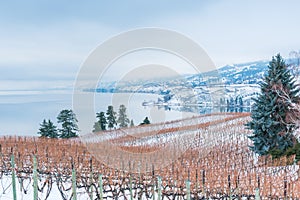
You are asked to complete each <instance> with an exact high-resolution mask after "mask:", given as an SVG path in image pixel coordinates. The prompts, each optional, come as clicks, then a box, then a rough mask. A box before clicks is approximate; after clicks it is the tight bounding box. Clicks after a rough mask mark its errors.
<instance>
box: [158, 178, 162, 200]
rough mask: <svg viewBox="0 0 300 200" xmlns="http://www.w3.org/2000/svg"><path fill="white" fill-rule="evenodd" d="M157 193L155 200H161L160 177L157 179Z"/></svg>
mask: <svg viewBox="0 0 300 200" xmlns="http://www.w3.org/2000/svg"><path fill="white" fill-rule="evenodd" d="M157 192H158V194H157V199H158V200H161V199H162V198H161V177H160V176H158V177H157Z"/></svg>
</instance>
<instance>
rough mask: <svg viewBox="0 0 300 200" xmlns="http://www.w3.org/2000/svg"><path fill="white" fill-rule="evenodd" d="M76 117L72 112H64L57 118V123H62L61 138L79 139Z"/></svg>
mask: <svg viewBox="0 0 300 200" xmlns="http://www.w3.org/2000/svg"><path fill="white" fill-rule="evenodd" d="M77 122H78V121H77V119H76V115H75V113H74V112H73V111H72V110H62V111H61V112H60V113H59V115H58V116H57V123H61V129H59V132H60V137H61V138H71V137H77V136H78V135H77V132H78V131H79V130H78V126H77Z"/></svg>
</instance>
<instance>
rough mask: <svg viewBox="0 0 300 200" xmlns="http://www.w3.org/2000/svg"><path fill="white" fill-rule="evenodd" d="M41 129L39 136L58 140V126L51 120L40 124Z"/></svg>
mask: <svg viewBox="0 0 300 200" xmlns="http://www.w3.org/2000/svg"><path fill="white" fill-rule="evenodd" d="M40 126H41V127H40V129H39V132H38V134H39V135H41V137H49V138H57V137H58V133H57V129H56V126H55V125H54V124H53V122H51V121H50V120H48V121H46V120H45V119H44V120H43V122H42V123H41V124H40Z"/></svg>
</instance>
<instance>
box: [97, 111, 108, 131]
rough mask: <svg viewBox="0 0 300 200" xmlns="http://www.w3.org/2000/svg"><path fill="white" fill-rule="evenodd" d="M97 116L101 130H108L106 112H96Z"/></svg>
mask: <svg viewBox="0 0 300 200" xmlns="http://www.w3.org/2000/svg"><path fill="white" fill-rule="evenodd" d="M96 117H97V118H98V122H97V123H98V124H99V125H100V130H102V131H104V130H106V124H107V120H106V117H105V113H104V112H100V113H96Z"/></svg>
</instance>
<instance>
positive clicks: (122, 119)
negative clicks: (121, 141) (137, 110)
mask: <svg viewBox="0 0 300 200" xmlns="http://www.w3.org/2000/svg"><path fill="white" fill-rule="evenodd" d="M117 122H118V124H119V127H120V128H124V127H128V124H129V122H130V121H129V119H128V117H127V115H126V107H125V106H124V105H120V108H119V113H118V120H117Z"/></svg>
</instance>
